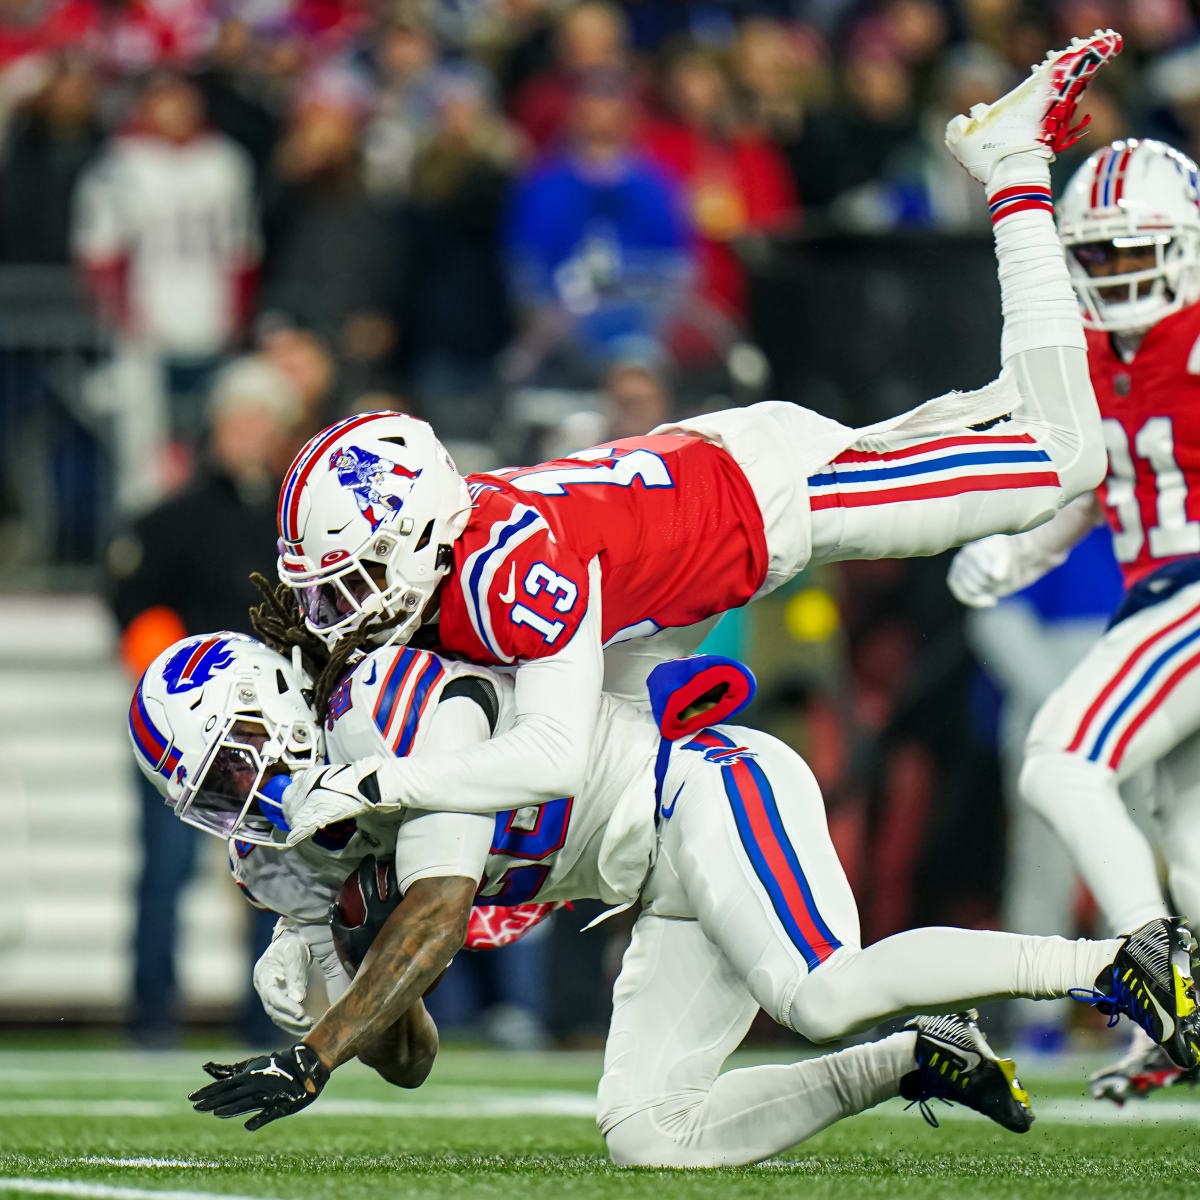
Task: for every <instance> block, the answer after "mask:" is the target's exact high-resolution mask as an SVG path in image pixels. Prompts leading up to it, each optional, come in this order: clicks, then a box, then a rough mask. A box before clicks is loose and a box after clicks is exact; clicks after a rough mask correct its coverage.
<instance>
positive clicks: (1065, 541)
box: [949, 140, 1200, 1101]
mask: <svg viewBox="0 0 1200 1200" xmlns="http://www.w3.org/2000/svg"><path fill="white" fill-rule="evenodd" d="M1059 223H1060V227H1061V231H1062V240H1063V242H1064V243H1065V244H1066V247H1067V254H1068V259H1069V262H1070V264H1071V271H1072V275H1073V277H1074V281H1075V286H1076V289H1077V291H1078V293H1079V298H1080V302H1081V304H1082V306H1083V309H1084V314H1085V315H1084V321H1085V323H1086V325H1087V327H1088V335H1087V337H1088V361H1089V366H1090V369H1091V374H1092V384H1093V386H1094V388H1095V392H1096V396H1097V399H1098V401H1099V405H1100V412H1101V415H1102V417H1103V418H1104V433H1105V441H1106V444H1107V446H1108V458H1109V470H1108V477H1107V478H1106V479H1105V481H1104V483H1103V484H1102V485H1101V487H1100V488H1099V490H1098V492H1097V493H1096V494H1094V495H1091V496H1087V497H1084V498H1081V499H1080V500H1078V501H1076V502H1075V503H1074V504H1072V505H1071V506H1069V507H1068V508H1066V509H1064V510H1063V511H1062V512H1061V513H1060V514H1059V515H1058V516H1057V517H1056V518H1055V519H1054V520H1053V521H1051V522H1049V523H1047V524H1046V525H1043V526H1041V527H1040V528H1038V529H1036V530H1033V531H1031V532H1029V533H1025V534H1022V535H1020V536H1017V537H992V538H987V539H985V540H984V541H982V542H979V543H977V544H975V545H971V546H967V547H965V548H964V549H963V550H961V551H960V552H959V554H958V555H957V556H956V557H955V559H954V563H953V565H952V567H951V571H950V579H949V582H950V587H951V589H952V590H953V591H954V593H955V595H956V596H957V597H958V598H959V599H960V600H962V601H963V602H964V603H966V604H973V605H986V604H992V603H995V600H996V598H997V597H1000V596H1004V595H1008V594H1009V593H1011V592H1013V591H1016V590H1018V589H1019V588H1021V587H1024V586H1025V585H1026V584H1027V583H1030V582H1032V581H1033V580H1034V579H1035V578H1037V577H1038V576H1040V575H1041V574H1043V573H1044V572H1045V571H1047V570H1049V569H1050V568H1052V567H1054V566H1056V565H1057V564H1058V563H1059V562H1061V561H1062V560H1063V559H1064V558H1065V557H1066V555H1067V554H1068V553H1069V551H1070V549H1071V547H1072V546H1073V545H1074V544H1075V542H1076V541H1078V540H1079V538H1081V537H1082V536H1083V535H1084V534H1085V533H1087V531H1088V530H1089V529H1091V528H1092V526H1093V525H1095V524H1099V523H1103V522H1104V521H1105V519H1107V521H1108V524H1109V525H1110V527H1111V529H1112V534H1113V547H1114V549H1115V551H1116V556H1117V558H1118V559H1119V560H1120V562H1121V565H1122V568H1123V571H1124V576H1125V585H1126V588H1127V591H1126V594H1125V598H1124V599H1123V601H1122V603H1121V605H1120V607H1119V608H1118V609H1117V611H1116V613H1115V614H1114V616H1113V618H1112V622H1111V624H1110V626H1109V629H1108V632H1107V633H1106V634H1105V635H1104V636H1103V637H1102V638H1101V639H1100V640H1099V641H1098V642H1097V643H1096V645H1095V646H1094V647H1093V649H1092V650H1091V651H1090V652H1089V654H1088V655H1087V657H1086V658H1085V659H1084V660H1083V661H1082V662H1081V663H1080V664H1079V665H1078V666H1077V667H1076V668H1075V670H1074V671H1073V672H1072V673H1071V674H1070V675H1069V676H1068V677H1067V679H1066V680H1065V681H1064V682H1063V684H1062V686H1061V687H1059V688H1058V690H1057V691H1055V692H1054V693H1053V694H1052V695H1051V696H1050V698H1049V699H1048V700H1047V701H1046V703H1045V704H1044V706H1043V707H1042V709H1041V711H1040V712H1039V714H1038V716H1037V719H1036V720H1035V722H1034V724H1033V727H1032V729H1031V730H1030V733H1029V738H1028V741H1027V744H1026V755H1027V757H1026V763H1025V767H1024V769H1023V771H1022V775H1021V792H1022V795H1023V797H1024V799H1025V800H1026V801H1027V802H1028V803H1029V804H1030V805H1032V806H1033V807H1034V808H1035V809H1036V810H1037V811H1038V812H1039V813H1041V814H1042V816H1044V817H1045V818H1046V820H1047V821H1048V822H1049V823H1050V824H1051V826H1052V827H1053V828H1054V829H1055V830H1056V831H1057V832H1058V833H1059V835H1060V836H1061V837H1062V838H1063V840H1064V842H1065V843H1066V845H1067V847H1068V848H1069V849H1070V851H1071V853H1072V855H1073V856H1074V859H1075V863H1076V865H1077V867H1078V868H1079V871H1080V873H1081V874H1082V876H1083V878H1084V879H1085V881H1086V882H1087V884H1088V886H1089V887H1090V888H1091V889H1092V892H1093V893H1094V894H1095V896H1096V899H1097V901H1098V903H1099V904H1100V907H1101V909H1102V910H1103V912H1104V915H1105V917H1106V918H1107V919H1108V920H1109V921H1110V922H1111V925H1112V927H1113V928H1114V929H1133V928H1135V927H1136V926H1137V925H1139V924H1141V923H1142V922H1143V921H1146V920H1149V919H1150V918H1152V917H1155V916H1161V915H1165V914H1166V913H1167V911H1168V907H1167V904H1166V901H1165V900H1164V897H1163V894H1162V889H1161V888H1160V886H1159V881H1158V873H1157V870H1156V867H1155V862H1154V856H1153V853H1152V851H1151V849H1150V846H1149V845H1148V844H1147V842H1146V839H1145V838H1144V837H1143V835H1142V833H1141V832H1140V831H1139V829H1138V827H1137V826H1136V825H1135V824H1134V823H1133V820H1132V819H1131V817H1130V816H1129V813H1128V812H1127V811H1126V809H1125V806H1124V805H1123V804H1122V801H1121V796H1120V794H1119V792H1118V787H1119V785H1120V784H1121V783H1123V782H1124V781H1125V780H1128V779H1129V778H1130V777H1131V776H1133V775H1134V774H1135V773H1137V772H1140V771H1142V770H1143V769H1145V768H1147V767H1153V768H1154V772H1155V787H1154V801H1155V807H1156V814H1155V815H1156V819H1157V822H1158V824H1159V828H1160V829H1161V832H1162V837H1161V842H1160V844H1161V847H1162V852H1163V855H1164V857H1165V859H1166V862H1167V866H1168V872H1169V881H1170V888H1171V892H1172V895H1173V896H1174V899H1175V903H1176V904H1178V905H1179V906H1180V908H1181V909H1182V910H1183V911H1184V912H1185V913H1191V914H1200V739H1198V738H1197V737H1196V734H1197V733H1198V732H1200V670H1198V669H1197V668H1198V667H1200V645H1198V642H1200V303H1198V301H1200V181H1198V177H1197V169H1196V164H1195V163H1193V162H1192V161H1191V159H1189V158H1186V157H1185V156H1184V155H1182V154H1180V153H1178V152H1177V151H1175V150H1173V149H1171V148H1170V147H1169V146H1166V145H1163V144H1162V143H1161V142H1156V141H1149V140H1143V141H1137V140H1130V141H1125V142H1114V143H1113V144H1112V145H1111V146H1106V147H1105V148H1104V149H1102V150H1099V151H1097V152H1096V153H1095V154H1094V155H1092V157H1091V158H1089V159H1088V160H1087V162H1086V163H1084V165H1083V166H1082V167H1081V168H1080V169H1079V171H1078V172H1077V173H1076V175H1075V176H1074V178H1073V179H1072V180H1071V182H1070V184H1069V186H1068V187H1067V190H1066V192H1065V194H1064V196H1063V199H1062V202H1061V205H1060V213H1059ZM1179 1076H1180V1071H1179V1069H1178V1067H1176V1066H1174V1065H1173V1064H1172V1063H1171V1062H1169V1061H1168V1060H1166V1059H1165V1058H1164V1057H1163V1056H1162V1054H1161V1053H1160V1052H1159V1050H1158V1047H1156V1046H1153V1045H1151V1044H1149V1043H1147V1042H1146V1041H1145V1040H1144V1039H1140V1038H1137V1037H1136V1036H1135V1044H1134V1046H1133V1047H1132V1050H1131V1052H1130V1054H1129V1055H1128V1056H1126V1058H1124V1059H1123V1060H1122V1061H1121V1062H1119V1063H1117V1064H1115V1065H1114V1066H1113V1067H1112V1068H1109V1069H1107V1070H1105V1071H1102V1072H1100V1073H1099V1074H1098V1075H1097V1076H1096V1077H1095V1079H1094V1081H1093V1090H1094V1093H1095V1094H1096V1095H1097V1096H1098V1097H1100V1096H1109V1097H1111V1098H1113V1099H1116V1100H1118V1101H1120V1100H1123V1099H1124V1098H1125V1096H1126V1095H1129V1094H1139V1093H1143V1092H1145V1091H1147V1090H1150V1089H1152V1088H1154V1087H1157V1086H1162V1085H1163V1084H1165V1083H1170V1082H1173V1081H1175V1080H1177V1079H1178V1078H1179Z"/></svg>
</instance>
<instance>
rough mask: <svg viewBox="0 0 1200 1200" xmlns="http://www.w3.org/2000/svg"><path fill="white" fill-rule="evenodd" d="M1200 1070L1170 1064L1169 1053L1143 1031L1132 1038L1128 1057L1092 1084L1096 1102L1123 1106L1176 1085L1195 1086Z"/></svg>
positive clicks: (1101, 1072) (1104, 1071) (1091, 1081)
mask: <svg viewBox="0 0 1200 1200" xmlns="http://www.w3.org/2000/svg"><path fill="white" fill-rule="evenodd" d="M1197 1074H1200V1068H1196V1067H1192V1068H1191V1069H1190V1070H1189V1069H1186V1068H1184V1067H1181V1066H1178V1065H1177V1064H1176V1063H1174V1062H1172V1061H1171V1058H1170V1056H1169V1055H1168V1054H1167V1052H1166V1051H1165V1050H1164V1049H1163V1048H1162V1047H1161V1046H1159V1045H1156V1044H1155V1043H1154V1042H1152V1041H1151V1040H1150V1039H1149V1038H1148V1037H1147V1036H1146V1035H1145V1034H1144V1033H1143V1032H1142V1031H1141V1030H1140V1029H1139V1030H1137V1032H1136V1033H1135V1034H1134V1035H1133V1040H1132V1042H1131V1043H1130V1047H1129V1050H1128V1051H1127V1052H1126V1054H1125V1056H1124V1057H1123V1058H1121V1059H1119V1060H1118V1061H1117V1062H1115V1063H1113V1064H1112V1066H1109V1067H1105V1068H1104V1069H1103V1070H1101V1071H1097V1072H1096V1074H1095V1075H1093V1076H1092V1078H1091V1080H1090V1086H1091V1091H1092V1099H1093V1100H1111V1101H1112V1102H1113V1103H1114V1104H1117V1105H1122V1104H1124V1103H1125V1101H1126V1100H1136V1099H1141V1098H1143V1097H1145V1096H1148V1095H1149V1094H1150V1093H1151V1092H1157V1091H1161V1090H1162V1089H1163V1088H1169V1087H1172V1086H1173V1085H1174V1084H1177V1083H1190V1084H1192V1085H1193V1086H1194V1085H1195V1083H1196V1077H1197Z"/></svg>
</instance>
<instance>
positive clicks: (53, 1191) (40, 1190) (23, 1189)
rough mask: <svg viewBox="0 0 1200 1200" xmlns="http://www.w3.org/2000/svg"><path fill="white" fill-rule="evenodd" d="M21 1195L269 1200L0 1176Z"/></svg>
mask: <svg viewBox="0 0 1200 1200" xmlns="http://www.w3.org/2000/svg"><path fill="white" fill-rule="evenodd" d="M3 1192H17V1193H18V1194H20V1195H24V1196H85V1197H90V1198H91V1200H269V1198H268V1197H265V1196H239V1195H236V1194H235V1193H233V1192H193V1191H184V1190H176V1191H163V1190H161V1189H159V1188H135V1187H118V1186H115V1185H113V1184H107V1183H83V1182H81V1181H79V1180H75V1179H6V1178H0V1193H3Z"/></svg>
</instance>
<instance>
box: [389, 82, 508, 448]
mask: <svg viewBox="0 0 1200 1200" xmlns="http://www.w3.org/2000/svg"><path fill="white" fill-rule="evenodd" d="M435 91H436V97H437V108H436V112H437V116H436V126H435V129H434V132H433V135H432V136H431V137H430V138H429V140H428V141H427V142H426V143H425V145H423V146H422V148H421V150H420V151H419V153H418V154H417V157H416V161H415V162H414V164H413V177H412V194H411V197H410V219H411V223H412V224H411V228H412V237H411V239H410V242H411V246H412V258H411V265H410V270H411V293H410V297H411V298H410V303H409V312H410V314H411V315H410V318H409V320H408V322H407V327H406V334H407V338H406V340H407V341H408V343H409V344H410V345H411V355H410V357H411V377H412V384H413V393H414V396H415V398H416V400H417V402H418V403H419V405H420V407H421V410H422V411H423V412H424V413H426V414H427V415H428V416H429V417H430V418H431V419H432V420H434V421H436V422H437V423H438V427H439V428H440V429H444V430H445V432H446V436H448V437H451V438H454V439H463V438H467V439H476V440H481V439H484V438H486V437H487V436H488V435H489V433H490V432H491V427H492V424H493V423H494V421H495V417H496V405H497V400H498V397H497V395H496V381H495V371H494V363H495V360H496V357H497V356H498V355H499V353H500V352H501V350H503V348H504V346H505V345H506V344H507V342H508V340H509V337H510V336H511V333H512V326H511V320H510V317H509V308H508V295H507V289H506V286H505V280H504V268H503V262H502V260H501V257H500V253H499V234H500V228H501V224H502V216H503V210H504V204H505V202H506V199H507V195H508V190H509V185H510V181H511V175H512V171H513V168H514V165H515V162H516V149H517V147H516V139H515V138H514V136H513V134H512V132H511V130H510V129H509V128H508V126H507V125H506V123H505V122H504V121H503V119H502V118H501V117H499V115H498V114H497V113H495V112H494V111H493V110H492V109H491V107H490V105H489V103H488V97H487V92H486V80H485V79H483V78H481V77H480V76H479V75H478V74H477V73H475V72H472V71H467V70H464V69H455V70H451V69H445V70H444V71H443V72H442V73H441V75H440V76H439V78H438V81H437V85H436V89H435Z"/></svg>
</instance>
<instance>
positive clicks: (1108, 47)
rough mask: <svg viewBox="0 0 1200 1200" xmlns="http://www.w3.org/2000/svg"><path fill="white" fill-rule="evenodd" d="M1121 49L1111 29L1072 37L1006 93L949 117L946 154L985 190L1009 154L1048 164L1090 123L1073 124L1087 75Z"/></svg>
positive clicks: (1085, 120)
mask: <svg viewBox="0 0 1200 1200" xmlns="http://www.w3.org/2000/svg"><path fill="white" fill-rule="evenodd" d="M1121 44H1122V43H1121V35H1120V34H1119V33H1114V32H1113V31H1112V30H1111V29H1103V30H1102V29H1097V30H1096V32H1095V33H1093V34H1092V35H1091V37H1086V38H1073V39H1072V41H1071V44H1070V45H1069V46H1068V47H1067V48H1066V49H1065V50H1055V51H1052V52H1051V53H1050V54H1047V55H1046V57H1045V58H1044V59H1043V60H1042V62H1040V63H1039V64H1038V65H1037V66H1035V67H1034V68H1033V69H1032V70H1031V71H1030V73H1029V76H1028V77H1027V78H1026V79H1025V80H1024V81H1023V82H1022V83H1020V84H1018V85H1017V86H1016V87H1015V88H1013V90H1012V91H1011V92H1008V93H1007V94H1006V95H1003V96H1001V97H1000V99H999V100H996V101H994V102H993V103H991V104H976V105H974V106H973V107H972V109H971V112H970V114H969V115H967V116H958V117H955V118H954V119H953V120H952V121H951V122H950V123H949V124H948V125H947V126H946V147H947V149H948V150H949V151H950V153H951V154H953V155H954V157H955V158H956V159H958V161H959V162H960V163H962V165H963V166H964V167H965V168H966V169H967V171H969V172H970V173H971V175H973V176H974V177H975V178H976V179H978V180H979V182H980V183H982V184H985V185H986V184H987V183H988V182H989V181H990V180H991V177H992V172H993V170H994V169H995V166H996V164H997V163H998V162H999V161H1000V160H1001V159H1002V158H1007V157H1008V156H1009V155H1010V154H1036V155H1038V157H1040V158H1044V159H1047V160H1048V161H1051V162H1053V160H1054V155H1055V154H1056V153H1057V152H1059V151H1060V150H1065V149H1066V148H1067V147H1068V146H1073V145H1074V144H1075V143H1076V142H1077V141H1078V140H1079V139H1080V138H1081V137H1082V136H1083V134H1084V131H1085V130H1086V129H1087V126H1088V123H1089V121H1090V119H1091V118H1089V117H1086V116H1085V117H1084V118H1083V120H1082V121H1080V122H1079V123H1078V124H1077V125H1075V124H1073V122H1074V120H1075V112H1076V108H1077V107H1078V104H1079V100H1080V98H1081V97H1082V96H1083V93H1084V92H1085V91H1086V90H1087V86H1088V84H1089V83H1090V82H1091V81H1092V76H1093V75H1095V73H1096V72H1097V71H1098V70H1099V69H1100V68H1101V67H1102V66H1103V65H1104V64H1105V63H1106V62H1109V61H1111V60H1112V59H1114V58H1116V56H1117V55H1118V54H1120V53H1121Z"/></svg>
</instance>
